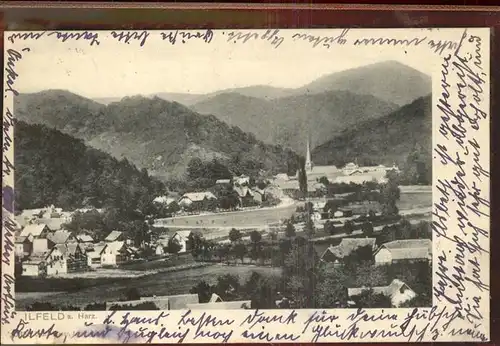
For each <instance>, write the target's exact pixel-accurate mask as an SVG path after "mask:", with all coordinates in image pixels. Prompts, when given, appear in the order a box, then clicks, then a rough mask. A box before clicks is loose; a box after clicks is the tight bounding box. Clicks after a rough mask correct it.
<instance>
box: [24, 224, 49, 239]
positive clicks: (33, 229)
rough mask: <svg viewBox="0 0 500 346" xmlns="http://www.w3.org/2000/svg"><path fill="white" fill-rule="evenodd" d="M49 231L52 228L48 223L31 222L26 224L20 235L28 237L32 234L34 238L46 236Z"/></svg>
mask: <svg viewBox="0 0 500 346" xmlns="http://www.w3.org/2000/svg"><path fill="white" fill-rule="evenodd" d="M49 232H50V229H49V227H48V226H47V225H44V224H30V225H26V226H25V227H24V228H23V230H22V231H21V233H20V234H19V235H20V236H22V237H27V236H29V235H30V234H31V235H32V236H33V237H34V238H44V237H46V236H47V234H48V233H49Z"/></svg>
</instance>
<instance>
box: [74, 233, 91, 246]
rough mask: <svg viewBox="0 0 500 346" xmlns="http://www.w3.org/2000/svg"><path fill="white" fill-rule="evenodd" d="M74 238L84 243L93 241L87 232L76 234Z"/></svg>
mask: <svg viewBox="0 0 500 346" xmlns="http://www.w3.org/2000/svg"><path fill="white" fill-rule="evenodd" d="M76 239H77V240H78V242H79V243H81V244H85V243H94V238H92V236H90V235H88V234H78V235H77V236H76Z"/></svg>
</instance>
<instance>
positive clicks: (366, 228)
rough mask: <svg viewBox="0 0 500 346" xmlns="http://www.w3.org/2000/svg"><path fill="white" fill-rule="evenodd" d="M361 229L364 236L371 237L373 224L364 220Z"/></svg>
mask: <svg viewBox="0 0 500 346" xmlns="http://www.w3.org/2000/svg"><path fill="white" fill-rule="evenodd" d="M361 230H362V231H363V234H364V235H365V236H366V237H371V236H372V235H373V224H372V223H371V222H365V223H364V224H363V226H361Z"/></svg>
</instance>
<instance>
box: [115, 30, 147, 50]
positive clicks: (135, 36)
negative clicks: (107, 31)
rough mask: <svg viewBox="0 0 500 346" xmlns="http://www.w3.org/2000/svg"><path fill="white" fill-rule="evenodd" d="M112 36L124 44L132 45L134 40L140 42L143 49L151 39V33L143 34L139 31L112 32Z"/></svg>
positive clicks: (145, 32)
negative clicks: (149, 38) (148, 39)
mask: <svg viewBox="0 0 500 346" xmlns="http://www.w3.org/2000/svg"><path fill="white" fill-rule="evenodd" d="M111 36H112V37H113V38H115V39H117V40H118V42H123V43H126V44H130V42H131V41H132V40H137V41H139V42H140V43H139V46H141V47H143V46H144V45H145V44H146V40H147V38H148V37H149V32H148V31H147V30H143V31H142V32H141V33H139V32H137V31H111Z"/></svg>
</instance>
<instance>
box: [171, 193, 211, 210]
mask: <svg viewBox="0 0 500 346" xmlns="http://www.w3.org/2000/svg"><path fill="white" fill-rule="evenodd" d="M215 201H217V197H216V196H215V195H214V194H213V193H212V192H210V191H204V192H188V193H185V194H184V195H182V197H181V198H180V199H179V202H178V203H179V205H180V206H181V207H183V208H185V209H188V208H189V209H194V210H208V209H210V208H211V206H214V204H213V203H214V202H215Z"/></svg>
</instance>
